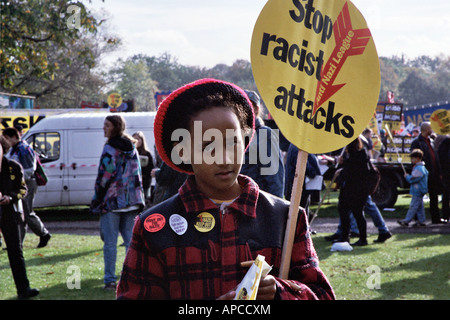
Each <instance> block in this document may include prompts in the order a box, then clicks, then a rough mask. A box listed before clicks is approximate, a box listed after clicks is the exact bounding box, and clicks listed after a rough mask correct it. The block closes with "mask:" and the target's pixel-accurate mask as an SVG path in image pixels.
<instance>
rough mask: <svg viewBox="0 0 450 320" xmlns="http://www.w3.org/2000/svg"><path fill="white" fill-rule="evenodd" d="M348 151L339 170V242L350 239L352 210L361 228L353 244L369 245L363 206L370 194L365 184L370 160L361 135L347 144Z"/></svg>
mask: <svg viewBox="0 0 450 320" xmlns="http://www.w3.org/2000/svg"><path fill="white" fill-rule="evenodd" d="M346 152H347V153H348V158H347V159H345V160H344V163H343V167H342V168H341V169H339V170H338V171H337V172H339V173H338V174H339V182H340V184H341V188H340V192H339V204H338V211H339V217H340V219H341V227H342V233H341V235H340V238H339V239H338V240H337V242H348V241H349V232H350V212H352V213H353V216H354V217H355V219H356V223H357V225H358V229H359V240H358V241H357V242H356V243H354V244H352V245H356V246H364V245H367V223H366V219H365V218H364V215H363V208H364V205H365V204H366V201H367V197H368V196H369V190H368V188H367V186H366V184H364V175H365V174H367V173H368V162H369V161H370V160H369V156H368V154H367V152H366V150H365V149H364V148H363V144H362V142H361V139H360V138H359V137H358V138H356V139H355V140H353V141H352V142H351V143H350V144H349V145H348V146H347V150H346Z"/></svg>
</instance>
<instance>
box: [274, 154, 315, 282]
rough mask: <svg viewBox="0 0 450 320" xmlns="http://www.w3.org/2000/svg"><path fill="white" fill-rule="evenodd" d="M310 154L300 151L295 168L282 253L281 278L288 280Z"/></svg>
mask: <svg viewBox="0 0 450 320" xmlns="http://www.w3.org/2000/svg"><path fill="white" fill-rule="evenodd" d="M307 161H308V153H307V152H305V151H303V150H299V151H298V156H297V164H296V168H295V176H294V183H293V184H292V196H291V204H290V206H289V214H288V220H287V223H286V233H285V236H284V243H283V251H282V253H281V264H280V275H279V276H280V278H282V279H287V278H288V273H289V265H290V263H291V256H292V245H293V243H294V236H295V229H296V225H297V219H298V210H299V207H300V200H301V197H302V189H303V180H304V179H305V171H306V163H307Z"/></svg>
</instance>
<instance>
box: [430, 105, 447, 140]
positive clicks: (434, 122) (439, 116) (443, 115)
mask: <svg viewBox="0 0 450 320" xmlns="http://www.w3.org/2000/svg"><path fill="white" fill-rule="evenodd" d="M430 125H431V129H433V131H434V132H436V133H437V134H440V135H446V134H449V133H450V111H449V110H446V109H438V110H436V111H434V112H433V113H432V114H431V117H430Z"/></svg>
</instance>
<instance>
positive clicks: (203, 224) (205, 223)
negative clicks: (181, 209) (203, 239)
mask: <svg viewBox="0 0 450 320" xmlns="http://www.w3.org/2000/svg"><path fill="white" fill-rule="evenodd" d="M215 225H216V220H215V219H214V217H213V215H212V214H211V213H209V212H202V213H199V214H198V215H197V219H196V220H195V223H194V227H195V229H197V230H198V231H200V232H209V231H211V230H212V229H213V228H214V226H215Z"/></svg>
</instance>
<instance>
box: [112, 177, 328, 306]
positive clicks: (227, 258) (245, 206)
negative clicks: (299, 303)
mask: <svg viewBox="0 0 450 320" xmlns="http://www.w3.org/2000/svg"><path fill="white" fill-rule="evenodd" d="M238 179H239V180H238V181H239V183H240V185H241V187H242V189H243V192H242V194H241V195H240V196H239V197H238V198H237V199H236V200H235V201H234V202H233V203H232V204H230V205H229V206H228V207H226V208H225V209H223V210H222V211H221V210H220V208H219V207H218V206H217V205H216V204H215V203H214V202H213V201H212V200H211V199H209V198H207V197H206V196H205V195H204V194H203V193H202V192H200V191H199V190H198V189H197V188H196V184H195V178H194V177H190V178H189V179H188V180H187V181H186V183H185V184H184V185H183V186H182V187H181V188H180V190H179V195H177V196H175V197H172V198H170V199H169V200H167V201H166V202H164V203H162V204H161V205H159V206H156V207H154V208H151V209H149V210H148V211H146V212H144V213H143V214H141V215H140V216H139V217H138V218H137V220H136V223H135V226H134V229H133V238H132V241H131V244H130V248H129V250H128V252H127V256H126V258H125V262H124V266H123V270H122V275H121V279H120V281H119V285H118V290H117V298H118V299H196V300H199V299H216V298H218V297H219V296H221V295H223V294H225V293H226V292H228V291H230V290H232V289H234V288H235V287H236V286H237V285H238V284H239V282H240V281H241V280H242V279H243V277H244V275H245V273H246V272H247V269H246V268H242V267H241V266H240V263H241V262H243V261H248V260H253V259H255V258H256V256H257V255H258V254H261V255H263V256H265V258H266V261H267V262H268V263H269V264H270V265H272V266H273V271H272V272H271V273H270V274H273V275H274V276H276V275H277V274H278V272H279V266H280V260H281V252H282V251H281V246H282V240H283V234H284V228H285V222H284V223H281V221H285V220H286V214H287V209H288V207H289V204H288V203H287V202H286V201H284V200H281V199H279V198H276V197H274V196H272V195H270V194H268V193H265V192H263V191H259V189H258V186H257V185H256V184H255V183H254V182H253V180H251V179H250V178H248V177H246V176H239V178H238ZM177 202H179V205H177V204H176V203H177ZM182 212H183V213H182ZM200 212H208V213H210V214H211V215H212V216H213V217H214V219H215V227H214V228H213V229H212V230H210V231H209V232H199V231H198V230H196V229H195V228H194V226H193V225H194V224H195V222H196V219H197V215H198V214H199V213H200ZM155 213H159V214H162V215H164V216H165V218H166V225H165V226H164V227H163V228H162V229H161V230H160V231H158V232H148V231H147V230H146V229H145V227H144V221H145V219H147V218H148V217H150V216H151V215H152V214H155ZM174 213H177V214H180V215H181V214H182V215H184V217H185V218H186V220H187V222H188V228H187V230H186V233H184V234H183V235H182V236H179V235H177V234H176V233H175V232H174V231H173V230H171V228H170V227H169V226H168V220H169V218H170V215H171V214H174ZM259 214H260V215H266V216H265V217H259V216H258V215H259ZM289 279H290V280H289V281H287V280H282V279H278V278H276V283H277V290H278V291H277V295H276V298H278V299H334V293H333V289H332V288H331V286H330V284H329V282H328V280H327V279H326V277H325V275H324V274H323V273H322V271H321V270H320V269H319V267H318V258H317V255H316V252H315V250H314V247H313V244H312V241H311V238H310V236H309V231H308V225H307V220H306V214H305V212H304V210H301V211H300V214H299V220H298V225H297V231H296V237H295V243H294V249H293V254H292V263H291V269H290V275H289ZM293 283H295V284H296V285H297V286H294V285H292V284H293ZM294 288H295V289H294ZM298 288H300V290H299V289H298Z"/></svg>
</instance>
